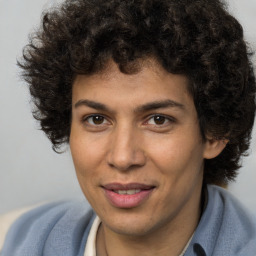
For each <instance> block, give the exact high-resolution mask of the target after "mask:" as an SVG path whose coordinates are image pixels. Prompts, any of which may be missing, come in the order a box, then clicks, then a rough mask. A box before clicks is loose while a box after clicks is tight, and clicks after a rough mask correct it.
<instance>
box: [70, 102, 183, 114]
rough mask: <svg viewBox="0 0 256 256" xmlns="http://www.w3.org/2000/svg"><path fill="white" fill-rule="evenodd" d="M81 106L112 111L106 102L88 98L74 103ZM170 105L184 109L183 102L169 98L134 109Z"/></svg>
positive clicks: (144, 110) (147, 109)
mask: <svg viewBox="0 0 256 256" xmlns="http://www.w3.org/2000/svg"><path fill="white" fill-rule="evenodd" d="M80 106H87V107H90V108H94V109H96V110H100V111H111V110H110V109H109V108H108V107H107V106H106V105H105V104H102V103H99V102H96V101H91V100H87V99H82V100H79V101H77V102H76V103H75V105H74V107H75V108H78V107H80ZM168 107H175V108H180V109H184V105H183V104H181V103H178V102H176V101H173V100H170V99H167V100H159V101H153V102H149V103H146V104H144V105H141V106H139V107H137V108H136V109H135V110H134V112H147V111H151V110H156V109H159V108H168Z"/></svg>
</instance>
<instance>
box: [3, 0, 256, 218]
mask: <svg viewBox="0 0 256 256" xmlns="http://www.w3.org/2000/svg"><path fill="white" fill-rule="evenodd" d="M56 2H57V1H50V0H48V1H47V0H36V1H35V0H22V1H21V0H0V213H4V212H6V211H9V210H12V209H15V208H18V207H24V206H27V205H31V204H35V203H39V202H41V201H52V200H59V199H64V198H65V199H69V198H73V197H81V196H82V193H81V191H80V188H79V185H78V182H77V180H76V176H75V171H74V167H73V164H72V159H71V156H70V152H69V150H68V149H67V152H66V153H64V154H61V155H59V154H56V153H54V152H53V151H52V149H51V144H50V142H49V141H48V139H47V138H46V136H45V135H44V134H43V133H42V132H41V131H40V130H39V126H38V124H37V123H36V122H35V121H34V120H33V118H32V115H31V112H30V98H29V94H28V91H27V87H26V85H25V83H24V82H23V81H21V80H20V78H19V69H18V68H17V66H16V59H17V58H18V57H19V56H20V55H21V51H22V48H23V46H24V45H25V44H26V43H27V37H28V34H29V33H30V32H32V31H33V29H35V28H36V27H37V26H38V24H39V21H40V17H41V12H42V10H43V9H45V8H49V7H50V6H51V5H52V4H55V3H56ZM59 2H60V1H59ZM228 4H229V10H230V11H231V12H232V13H233V14H234V15H235V16H236V17H237V18H238V20H239V21H240V22H241V24H242V25H243V27H244V32H245V37H246V40H247V41H248V42H249V43H250V45H251V47H252V48H253V49H254V50H255V49H256V47H255V42H256V15H255V14H256V0H229V2H228ZM255 60H256V58H255V57H254V64H255ZM253 134H254V135H253V142H252V147H251V155H250V156H249V157H247V158H246V159H244V161H243V168H242V169H241V170H240V174H239V176H238V179H237V181H236V183H233V184H231V185H230V186H229V190H230V191H231V192H232V193H233V194H235V195H236V196H237V197H238V198H239V199H240V201H242V202H243V203H244V204H245V205H246V206H247V207H249V208H250V209H251V210H252V211H253V212H254V214H255V215H256V128H255V129H254V133H253Z"/></svg>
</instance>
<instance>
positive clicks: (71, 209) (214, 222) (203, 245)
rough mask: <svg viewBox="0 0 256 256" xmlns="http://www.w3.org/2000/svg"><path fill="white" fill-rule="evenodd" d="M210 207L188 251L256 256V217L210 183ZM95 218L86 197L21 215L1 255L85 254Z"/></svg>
mask: <svg viewBox="0 0 256 256" xmlns="http://www.w3.org/2000/svg"><path fill="white" fill-rule="evenodd" d="M207 191H208V201H207V206H206V208H205V210H204V212H203V214H202V217H201V220H200V222H199V224H198V227H197V229H196V231H195V234H194V237H193V239H192V241H191V243H190V245H189V247H188V249H187V251H186V253H185V256H256V222H255V220H254V219H253V218H252V217H251V216H250V215H249V214H248V213H247V211H245V210H244V209H243V207H242V206H241V205H240V204H239V202H238V201H237V200H236V199H235V198H234V197H233V196H231V195H230V194H229V193H228V192H227V191H226V190H224V189H221V188H219V187H217V186H208V187H207ZM94 218H95V214H94V213H93V211H92V210H91V209H88V207H87V206H86V204H85V202H62V203H52V204H47V205H44V206H41V207H39V208H37V209H34V210H32V211H30V212H28V213H26V214H25V215H23V216H22V217H21V218H20V219H18V220H17V221H16V222H15V223H14V225H13V226H12V227H11V229H10V231H9V232H8V235H7V238H6V241H5V244H4V247H3V250H2V254H1V256H83V254H84V249H85V245H86V241H87V237H88V234H89V231H90V228H91V225H92V223H93V220H94Z"/></svg>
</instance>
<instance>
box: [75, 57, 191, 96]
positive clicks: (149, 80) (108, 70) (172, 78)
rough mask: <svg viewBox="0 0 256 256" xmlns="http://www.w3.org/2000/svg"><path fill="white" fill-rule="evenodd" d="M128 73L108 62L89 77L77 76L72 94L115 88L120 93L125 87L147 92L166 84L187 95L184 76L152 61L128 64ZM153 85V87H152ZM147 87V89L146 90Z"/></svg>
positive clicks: (187, 83)
mask: <svg viewBox="0 0 256 256" xmlns="http://www.w3.org/2000/svg"><path fill="white" fill-rule="evenodd" d="M128 69H129V71H128V73H124V72H121V71H120V69H119V67H118V65H117V64H116V63H115V62H114V61H112V60H110V61H108V62H107V63H106V64H105V66H104V68H103V69H102V70H100V71H98V72H96V73H94V74H91V75H77V76H76V78H75V80H74V83H73V93H75V89H78V88H80V89H81V90H82V88H84V89H85V90H86V89H88V91H89V89H94V90H95V89H96V87H97V89H102V90H103V89H104V88H105V89H107V88H108V87H116V88H115V89H116V91H117V92H118V91H121V89H123V88H122V86H123V85H125V86H126V87H127V89H130V88H137V89H138V88H140V89H141V90H144V91H145V92H146V91H147V92H149V91H150V90H145V89H149V87H150V86H151V87H155V89H156V90H157V91H159V90H161V89H163V87H165V86H168V84H170V86H171V84H177V88H178V87H185V88H184V89H187V90H184V93H186V94H187V93H188V91H189V90H188V85H189V81H188V78H187V77H186V76H185V75H175V74H171V73H169V72H168V71H166V70H165V69H164V68H163V67H162V66H161V65H160V64H159V63H158V62H157V61H155V60H154V59H150V58H148V59H144V60H138V61H136V62H132V63H130V64H129V67H128ZM152 85H153V86H152ZM147 86H148V88H147Z"/></svg>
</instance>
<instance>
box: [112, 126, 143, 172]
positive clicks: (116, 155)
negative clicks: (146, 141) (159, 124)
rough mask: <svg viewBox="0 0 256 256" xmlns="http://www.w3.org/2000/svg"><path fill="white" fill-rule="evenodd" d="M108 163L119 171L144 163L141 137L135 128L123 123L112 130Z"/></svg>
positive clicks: (140, 165) (137, 166)
mask: <svg viewBox="0 0 256 256" xmlns="http://www.w3.org/2000/svg"><path fill="white" fill-rule="evenodd" d="M111 139H112V141H111V144H110V150H109V154H108V164H109V165H110V166H111V167H112V168H115V169H117V170H119V171H128V170H131V169H134V168H139V167H142V166H143V165H145V163H146V155H145V152H144V150H143V149H142V148H143V146H142V143H141V142H142V138H141V136H140V134H139V132H138V131H136V129H133V128H132V127H129V126H128V125H126V126H125V125H124V126H123V127H116V129H115V131H113V134H112V137H111Z"/></svg>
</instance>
